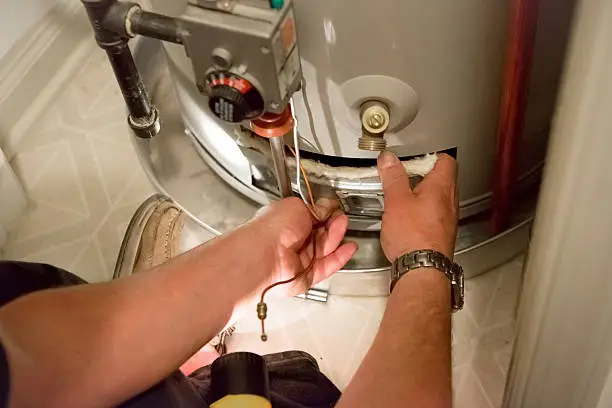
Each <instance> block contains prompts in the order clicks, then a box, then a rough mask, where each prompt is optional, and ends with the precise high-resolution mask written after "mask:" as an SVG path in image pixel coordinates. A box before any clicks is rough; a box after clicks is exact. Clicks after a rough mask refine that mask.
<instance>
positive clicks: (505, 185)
mask: <svg viewBox="0 0 612 408" xmlns="http://www.w3.org/2000/svg"><path fill="white" fill-rule="evenodd" d="M537 12H538V1H537V0H511V2H510V14H509V19H508V22H509V28H508V42H507V46H506V62H505V67H504V83H503V88H502V98H501V105H500V114H499V123H498V130H497V156H496V163H495V165H496V168H495V176H494V179H493V213H492V216H491V224H492V227H493V231H494V232H495V233H500V232H501V231H503V230H504V229H505V228H506V227H507V225H508V221H509V213H510V203H511V200H512V190H513V187H514V184H515V181H516V167H517V163H518V153H519V148H520V144H521V137H522V133H523V128H524V124H525V111H526V107H527V93H528V86H529V77H530V73H531V62H532V58H533V50H534V39H535V31H536V23H537Z"/></svg>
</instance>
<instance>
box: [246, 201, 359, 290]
mask: <svg viewBox="0 0 612 408" xmlns="http://www.w3.org/2000/svg"><path fill="white" fill-rule="evenodd" d="M315 213H316V214H317V216H318V217H319V219H320V220H321V221H320V222H319V221H317V220H315V219H314V218H313V216H312V214H311V213H310V211H309V210H308V208H307V207H306V205H305V204H304V202H303V201H302V200H300V199H299V198H295V197H292V198H286V199H284V200H281V201H278V202H275V203H273V204H271V205H269V206H267V207H265V208H264V209H263V210H262V211H260V212H259V213H258V214H257V216H256V218H255V219H254V220H253V221H252V224H254V226H255V225H257V226H259V228H262V232H263V231H265V234H266V235H268V234H272V236H274V240H273V241H274V242H275V244H274V245H275V249H274V253H275V257H276V261H275V267H274V270H273V272H272V274H271V275H270V277H269V280H268V282H266V286H267V285H271V284H274V283H276V282H280V281H285V280H288V279H291V278H293V277H294V276H295V275H296V274H299V273H300V272H302V271H303V270H304V268H307V267H308V265H310V263H311V260H312V257H313V242H312V239H311V238H312V233H313V229H314V228H316V250H315V254H314V256H315V258H316V259H315V261H314V264H313V267H312V269H311V270H310V271H309V272H308V273H307V274H306V275H304V276H301V277H300V278H299V279H298V280H297V281H295V282H293V283H291V284H287V285H281V286H278V287H277V288H275V289H274V292H275V293H280V294H282V295H286V296H295V295H298V294H301V293H304V292H306V291H307V290H308V289H309V288H310V287H312V285H314V284H317V283H319V282H321V281H322V280H325V279H327V278H329V277H330V276H332V275H333V274H334V273H336V272H338V271H339V270H340V269H341V268H342V267H343V266H344V265H346V263H347V262H348V261H349V260H350V259H351V258H352V257H353V255H354V254H355V252H356V251H357V244H356V243H354V242H347V243H344V244H342V240H343V239H344V235H345V234H346V230H347V227H348V217H347V216H346V215H345V214H344V213H342V211H340V210H339V209H338V202H337V201H336V200H332V199H328V198H322V199H320V200H319V201H317V203H316V207H315Z"/></svg>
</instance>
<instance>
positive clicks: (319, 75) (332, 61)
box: [137, 0, 573, 275]
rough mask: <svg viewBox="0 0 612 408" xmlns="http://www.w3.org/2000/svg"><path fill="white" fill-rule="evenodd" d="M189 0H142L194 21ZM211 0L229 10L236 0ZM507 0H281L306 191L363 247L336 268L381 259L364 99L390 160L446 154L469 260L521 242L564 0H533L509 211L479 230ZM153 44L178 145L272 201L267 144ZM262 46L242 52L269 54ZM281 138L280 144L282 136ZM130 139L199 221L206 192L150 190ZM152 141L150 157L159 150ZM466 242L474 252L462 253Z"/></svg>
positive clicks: (221, 43)
mask: <svg viewBox="0 0 612 408" xmlns="http://www.w3.org/2000/svg"><path fill="white" fill-rule="evenodd" d="M242 1H243V0H240V1H238V3H240V2H242ZM244 1H246V0H244ZM249 1H251V2H253V3H255V2H257V1H260V0H249ZM266 1H267V0H266ZM202 2H204V3H205V2H206V0H198V1H195V0H190V1H186V0H172V1H167V0H151V6H152V8H153V10H154V11H156V12H158V13H161V14H165V15H169V16H174V17H180V18H183V19H192V20H193V19H197V18H198V17H197V16H198V13H197V12H195V11H194V10H196V9H198V7H202V4H200V3H202ZM213 2H214V1H213ZM217 3H219V2H217ZM221 3H226V6H231V5H232V3H236V1H235V0H227V1H225V2H221ZM511 3H512V0H504V1H496V2H492V1H481V0H463V1H460V2H450V1H445V0H432V1H428V2H426V3H423V2H419V1H413V0H378V1H375V2H374V1H369V0H333V1H330V0H294V2H293V5H294V7H293V11H292V13H293V14H292V18H293V19H294V22H295V27H296V28H297V42H298V45H299V64H300V65H301V70H302V78H301V81H300V83H299V91H298V92H296V93H295V94H294V95H293V98H292V101H291V105H292V107H293V113H294V115H295V118H296V122H297V126H296V129H297V132H298V136H299V144H300V149H301V151H302V157H303V160H304V161H305V162H306V163H307V164H309V165H310V167H309V168H310V169H312V174H311V176H312V178H313V180H312V182H313V185H314V186H313V187H314V190H315V194H317V195H319V196H323V195H325V196H333V197H337V198H338V199H339V200H340V201H341V203H342V206H343V208H344V210H345V211H346V212H347V213H348V214H349V216H350V229H351V234H352V235H353V238H354V239H357V240H360V242H361V243H364V245H363V246H362V251H361V255H358V257H357V258H358V259H357V261H355V262H353V263H351V264H349V266H348V267H347V270H348V271H366V272H367V271H375V270H382V269H385V268H386V267H387V265H386V261H385V260H384V256H382V255H381V253H380V249H379V247H378V246H377V243H376V242H377V239H378V235H377V234H378V231H379V230H380V221H381V215H382V211H383V200H382V189H381V184H380V181H379V180H378V178H377V177H376V174H371V172H369V170H371V168H372V167H373V166H375V164H376V157H377V154H378V152H376V151H373V150H376V149H368V148H367V146H364V145H363V143H361V144H360V138H361V137H362V136H363V122H362V120H363V109H364V106H368V105H367V104H373V103H374V104H378V105H379V106H383V107H384V109H385V112H386V114H388V117H387V118H386V119H387V120H388V123H387V128H386V132H385V134H384V143H385V145H386V148H387V149H388V150H391V151H393V152H395V153H396V154H397V155H398V156H399V157H400V158H401V159H402V160H410V159H414V158H419V157H423V156H424V155H427V154H430V153H439V152H446V153H449V154H451V155H453V156H455V157H456V158H457V160H458V163H459V169H460V171H459V186H460V210H461V211H460V213H461V223H460V236H459V240H458V248H457V249H458V252H459V253H460V254H461V253H463V254H465V255H467V256H472V259H471V260H472V261H475V263H476V264H478V263H480V265H479V266H478V267H475V269H479V270H481V269H483V268H486V267H490V266H493V264H492V263H491V262H492V261H490V260H484V258H495V259H498V260H499V261H500V262H501V261H503V260H505V259H502V258H504V257H506V258H507V257H508V256H509V254H511V253H512V254H514V253H517V252H519V251H520V250H521V249H522V248H523V247H524V245H525V241H526V239H525V238H526V233H525V231H526V229H527V228H528V222H529V219H530V217H531V212H532V209H533V203H534V201H533V197H535V195H537V185H538V182H539V174H540V169H541V168H542V165H543V163H544V159H545V155H546V145H547V138H548V133H549V129H550V125H551V120H552V116H553V111H554V107H555V100H556V95H557V90H558V87H559V82H560V78H561V74H562V66H563V58H564V53H565V48H566V43H567V38H568V34H569V29H570V20H571V14H572V8H573V1H571V0H561V1H559V0H540V1H539V2H538V6H537V10H536V14H535V16H536V17H535V18H536V20H535V22H534V24H535V25H534V29H535V32H534V34H533V38H532V40H533V43H532V44H533V47H532V51H533V52H532V53H531V54H530V56H531V64H530V67H529V72H528V77H527V78H528V80H527V81H526V84H525V88H526V89H525V91H526V95H527V99H526V107H525V115H524V127H523V131H522V132H521V138H520V145H519V148H518V151H517V154H516V155H515V157H514V160H515V161H516V169H517V171H516V174H515V176H514V178H513V180H514V181H515V184H514V185H513V186H512V188H513V190H514V193H515V194H514V196H513V197H514V201H513V202H512V206H511V209H512V214H511V220H510V223H509V228H508V229H507V231H502V232H501V234H499V231H497V232H495V233H493V232H492V230H491V229H490V227H489V224H488V222H487V220H488V218H489V215H490V211H491V205H492V186H493V184H494V182H495V180H494V179H495V168H496V164H497V161H498V160H499V157H498V153H497V150H496V149H497V145H498V128H499V121H500V115H501V114H502V112H501V110H500V101H501V100H502V96H503V93H504V92H507V89H506V88H505V87H506V86H507V84H506V83H505V78H504V75H505V74H504V66H505V63H506V62H507V58H508V53H507V51H508V39H509V35H510V33H509V29H508V27H509V24H508V19H509V18H510V10H511ZM232 41H233V40H232V39H231V38H227V39H225V38H215V39H214V42H215V44H216V46H217V47H218V48H220V49H223V50H227V49H232V47H236V44H234V43H232ZM225 42H227V44H225ZM163 48H164V50H163V55H164V56H165V60H164V62H163V64H164V65H167V67H168V68H167V70H168V74H169V77H170V78H171V79H172V84H173V87H172V94H173V95H172V96H171V98H172V99H173V101H174V102H173V104H172V105H173V107H174V108H175V110H176V113H177V115H180V117H181V119H182V123H184V128H185V130H186V137H187V138H188V139H189V140H190V143H191V144H192V146H191V148H192V149H193V150H194V151H196V152H197V154H198V156H199V158H200V159H201V160H202V161H203V163H205V164H206V166H208V167H209V168H211V169H213V170H214V172H215V173H216V174H217V175H218V176H220V177H221V178H222V179H223V180H224V181H225V183H227V185H229V186H230V187H231V189H233V190H235V191H238V192H239V193H240V194H241V195H242V196H244V197H246V198H239V197H240V196H238V195H236V196H235V197H234V198H233V200H241V199H242V200H245V204H240V205H238V206H239V207H244V208H246V207H248V206H249V205H251V206H252V207H253V208H257V207H258V206H259V205H263V204H265V203H267V202H269V201H270V200H273V199H276V198H277V197H278V193H279V192H278V185H277V183H276V180H275V178H274V172H273V169H274V167H273V163H272V158H271V157H270V149H269V145H268V142H267V141H266V140H264V139H261V138H258V137H255V136H254V135H253V134H252V133H251V132H250V130H249V129H248V128H246V127H244V126H242V125H241V124H240V123H228V122H227V121H221V120H219V119H218V118H217V117H216V116H215V115H213V114H212V113H211V111H210V109H209V106H210V98H209V97H208V96H207V95H206V94H204V93H202V92H199V91H198V84H199V82H200V80H199V78H198V75H199V74H198V73H196V72H194V69H193V61H192V59H193V56H192V55H187V53H186V52H185V48H184V47H183V46H181V45H177V44H170V43H164V45H163ZM264 48H265V47H262V49H254V50H253V52H255V53H258V52H259V53H263V54H265V53H266V52H269V50H266V49H264ZM221 57H224V56H223V55H221ZM227 57H228V58H230V57H231V55H227ZM198 58H208V59H210V60H211V61H214V59H215V58H219V55H217V54H215V52H209V50H206V51H205V52H204V50H203V52H202V54H201V55H199V56H198ZM158 63H159V62H158ZM143 70H145V71H146V69H144V68H143ZM145 76H146V75H145ZM281 88H282V86H281ZM177 126H180V125H177ZM285 142H286V143H287V144H288V145H292V144H293V139H292V138H287V140H286V141H285ZM160 143H161V142H160ZM137 146H138V149H139V150H140V155H141V158H143V164H144V166H145V170H147V172H148V173H149V175H150V176H151V178H152V179H154V182H155V183H156V184H157V185H158V186H159V187H160V188H161V189H165V190H167V191H168V192H169V193H170V195H172V196H173V197H175V199H176V200H177V201H178V203H179V204H182V205H184V207H185V208H186V210H187V211H188V212H189V213H191V214H192V215H194V216H195V217H196V218H198V219H199V220H200V221H201V222H202V223H203V224H207V220H206V219H205V218H206V215H205V212H206V211H205V208H206V207H207V205H208V204H206V202H207V200H208V199H210V200H214V199H213V198H206V194H202V195H201V197H200V199H201V201H202V203H200V204H198V203H197V201H198V200H197V199H196V198H193V197H192V198H186V199H184V200H183V203H182V202H181V198H180V197H181V195H182V194H187V193H185V191H186V190H189V189H190V188H178V187H176V188H175V187H172V188H169V187H167V186H164V184H165V183H166V181H164V180H166V179H167V180H169V178H168V177H170V176H168V174H166V173H167V171H166V170H167V169H166V170H164V171H162V170H161V169H160V168H159V166H160V162H163V159H160V158H159V157H158V158H157V159H156V158H155V157H153V156H154V155H153V153H152V150H151V149H152V148H151V147H150V146H148V147H142V143H140V142H139V143H137ZM158 150H159V152H158V153H156V154H158V155H164V154H166V153H164V150H163V149H158ZM166 150H167V149H166ZM168 154H169V153H168ZM156 166H157V167H156ZM176 171H178V170H176ZM162 173H164V174H162ZM193 174H195V173H193ZM173 180H175V181H176V177H175V178H174V179H173ZM183 181H184V182H188V180H183ZM414 182H415V183H417V182H418V177H415V180H414ZM173 189H174V190H173ZM173 191H175V192H174V193H173ZM534 191H535V193H534ZM202 197H204V199H202ZM210 202H212V201H208V203H210ZM234 205H235V204H232V205H230V206H226V209H227V208H230V209H231V207H232V206H234ZM245 206H246V207H245ZM248 211H250V210H248ZM248 211H247V212H248ZM519 226H520V227H521V231H522V232H521V234H522V235H521V237H522V238H521V239H520V241H521V242H522V243H518V241H516V240H515V241H508V240H507V238H508V235H509V232H512V231H515V230H517V227H519ZM220 229H221V230H222V229H223V228H220ZM216 230H217V231H218V230H219V228H216ZM220 232H222V231H220ZM498 239H501V240H503V239H506V241H504V242H505V243H504V244H503V245H505V246H506V247H508V246H511V247H512V248H511V249H509V248H505V249H503V250H500V251H497V250H494V251H493V252H491V251H489V252H477V250H480V249H482V248H483V247H484V246H485V245H489V244H494V242H495V241H496V240H498ZM470 251H476V252H472V255H470V254H469V252H470ZM475 254H476V255H477V257H476V258H474V256H476V255H475ZM478 254H480V255H478ZM500 254H502V255H500ZM498 255H499V256H498ZM360 257H361V258H360ZM478 257H480V258H478ZM479 259H480V260H482V262H479ZM473 263H474V262H473ZM468 269H469V268H468ZM467 274H468V275H470V271H469V270H468V271H467Z"/></svg>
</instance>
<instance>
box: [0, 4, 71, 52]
mask: <svg viewBox="0 0 612 408" xmlns="http://www.w3.org/2000/svg"><path fill="white" fill-rule="evenodd" d="M60 1H61V0H0V10H2V13H1V14H0V59H2V57H4V56H5V55H6V53H7V52H8V51H9V50H10V49H11V47H12V46H13V45H14V44H15V43H16V42H17V41H18V40H19V39H20V38H21V37H22V36H23V35H24V34H25V33H26V32H27V31H28V30H29V29H30V28H31V27H33V26H34V25H35V24H37V23H39V22H40V21H41V20H42V18H43V17H44V16H45V14H47V12H48V11H49V10H51V7H53V6H54V5H55V4H57V3H59V2H60ZM74 1H78V0H74Z"/></svg>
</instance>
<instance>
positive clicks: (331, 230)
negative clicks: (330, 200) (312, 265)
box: [317, 211, 349, 258]
mask: <svg viewBox="0 0 612 408" xmlns="http://www.w3.org/2000/svg"><path fill="white" fill-rule="evenodd" d="M348 223H349V219H348V216H346V215H344V214H343V213H342V212H340V211H336V212H334V214H333V215H332V217H331V218H330V219H329V221H328V222H327V225H326V227H325V231H323V233H322V234H321V235H320V236H319V237H317V238H318V239H317V251H320V253H319V254H317V257H319V258H322V257H324V256H327V255H329V254H331V253H332V252H334V251H335V250H336V248H338V246H339V245H340V243H341V242H342V240H343V239H344V236H345V235H346V230H347V229H348Z"/></svg>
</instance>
